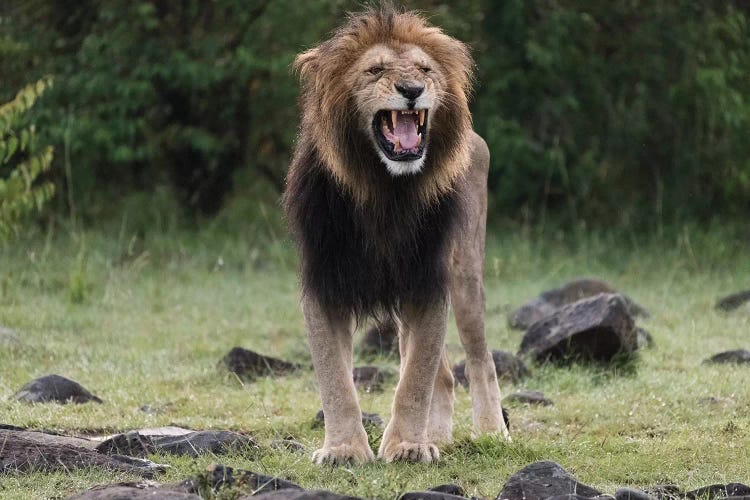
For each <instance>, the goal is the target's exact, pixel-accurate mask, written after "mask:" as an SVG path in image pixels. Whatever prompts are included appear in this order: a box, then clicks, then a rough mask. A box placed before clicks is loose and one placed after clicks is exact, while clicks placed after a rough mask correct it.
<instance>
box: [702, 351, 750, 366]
mask: <svg viewBox="0 0 750 500" xmlns="http://www.w3.org/2000/svg"><path fill="white" fill-rule="evenodd" d="M705 362H706V363H725V364H726V363H733V364H746V363H750V351H748V350H747V349H735V350H733V351H724V352H720V353H718V354H714V355H713V356H711V357H710V358H708V359H706V360H705Z"/></svg>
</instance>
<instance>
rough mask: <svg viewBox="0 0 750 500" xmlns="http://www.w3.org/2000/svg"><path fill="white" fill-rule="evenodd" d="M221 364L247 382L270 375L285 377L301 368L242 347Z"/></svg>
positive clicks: (228, 355)
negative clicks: (284, 375)
mask: <svg viewBox="0 0 750 500" xmlns="http://www.w3.org/2000/svg"><path fill="white" fill-rule="evenodd" d="M219 364H220V365H222V366H224V367H225V368H226V369H227V370H229V371H230V372H232V373H235V374H237V376H239V377H240V378H242V379H246V380H252V379H254V378H256V377H264V376H269V375H274V376H275V375H283V374H286V373H290V372H293V371H295V370H298V369H300V368H301V366H300V365H298V364H295V363H289V362H288V361H283V360H281V359H276V358H272V357H270V356H265V355H263V354H258V353H257V352H253V351H249V350H247V349H243V348H242V347H234V348H232V350H230V351H229V352H228V353H227V354H226V356H224V357H223V358H222V359H221V361H220V362H219Z"/></svg>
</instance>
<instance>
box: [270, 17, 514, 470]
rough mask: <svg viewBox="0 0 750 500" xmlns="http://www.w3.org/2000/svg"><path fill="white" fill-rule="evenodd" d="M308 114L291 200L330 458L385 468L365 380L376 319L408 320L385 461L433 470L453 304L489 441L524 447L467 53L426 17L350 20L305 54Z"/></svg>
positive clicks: (447, 407) (449, 399)
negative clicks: (367, 322) (499, 333)
mask: <svg viewBox="0 0 750 500" xmlns="http://www.w3.org/2000/svg"><path fill="white" fill-rule="evenodd" d="M295 68H296V70H297V71H298V72H299V75H300V80H301V86H302V90H301V97H300V107H301V115H302V116H301V121H300V127H299V133H298V138H297V143H296V147H295V152H294V155H293V158H292V161H291V164H290V167H289V171H288V174H287V179H286V188H285V192H284V196H283V206H284V211H285V215H286V218H287V220H288V223H289V226H290V231H291V233H292V235H293V237H294V238H295V240H296V242H297V245H298V247H299V251H300V254H301V259H300V260H301V271H300V274H301V285H302V311H303V316H304V319H305V325H306V329H307V336H308V342H309V346H310V352H311V355H312V361H313V367H314V371H315V374H316V377H317V380H318V384H319V387H320V397H321V400H322V405H323V411H324V414H325V438H324V443H323V447H322V448H320V449H319V450H317V451H315V452H314V454H313V461H314V462H315V463H318V464H334V465H335V464H346V463H354V464H361V463H365V462H369V461H371V460H374V458H375V457H374V454H373V452H372V450H371V449H370V446H369V444H368V439H367V434H366V432H365V429H364V427H363V425H362V420H361V410H360V406H359V401H358V398H357V392H356V389H355V386H354V383H353V380H352V356H353V355H352V350H353V348H352V335H353V331H354V328H355V326H356V325H357V324H358V323H359V322H360V321H361V320H362V319H363V318H366V317H374V318H387V320H388V321H390V320H393V321H395V322H396V323H397V325H398V329H399V350H400V354H401V367H400V379H399V382H398V385H397V388H396V394H395V397H394V401H393V406H392V413H391V419H390V421H389V423H388V425H387V426H386V429H385V431H384V434H383V438H382V442H381V445H380V448H379V451H378V456H379V457H380V458H382V459H384V460H385V461H387V462H393V461H399V460H403V461H413V462H433V461H436V460H438V459H439V451H438V445H440V444H444V443H447V442H450V440H451V439H452V431H453V424H452V418H453V416H452V415H453V401H454V394H453V386H454V383H453V375H452V373H451V369H450V364H449V363H448V358H447V355H446V350H445V346H444V339H445V335H446V330H447V323H448V312H449V307H450V306H451V305H452V307H453V311H454V314H455V318H456V323H457V326H458V331H459V334H460V338H461V343H462V345H463V347H464V349H465V351H466V371H467V374H468V376H469V378H470V380H471V385H470V394H471V399H472V414H473V424H474V430H475V432H476V433H497V434H498V435H500V436H502V437H504V438H505V439H508V440H510V435H509V433H508V429H507V427H506V425H505V422H504V421H503V417H502V409H501V405H500V391H499V388H498V383H497V377H496V373H495V366H494V363H493V361H492V356H491V354H490V352H489V350H488V347H487V342H486V339H485V324H484V308H485V306H484V303H485V297H484V286H483V281H482V271H483V263H484V243H485V224H486V213H487V173H488V169H489V151H488V148H487V145H486V144H485V142H484V140H483V139H482V138H481V137H480V136H479V135H477V134H476V133H475V132H474V131H473V130H472V125H471V114H470V111H469V106H468V100H469V95H470V92H471V87H472V79H473V61H472V58H471V56H470V53H469V50H468V48H467V46H466V45H464V44H463V43H461V42H459V41H458V40H456V39H454V38H452V37H450V36H448V35H446V34H445V33H443V31H441V30H440V29H439V28H437V27H434V26H431V25H429V24H428V23H427V21H426V20H425V19H424V18H423V17H422V16H421V15H420V14H418V13H415V12H404V11H397V10H395V9H394V8H392V7H388V6H381V7H374V8H370V9H368V10H365V11H364V12H360V13H357V14H350V15H349V17H348V20H347V22H346V23H345V24H344V25H343V26H342V27H341V28H339V29H338V30H337V31H335V32H334V34H333V35H332V37H331V38H330V39H328V40H327V41H325V42H323V43H321V44H320V45H318V46H316V47H314V48H312V49H310V50H307V51H306V52H304V53H302V54H300V55H299V56H298V57H297V59H296V60H295Z"/></svg>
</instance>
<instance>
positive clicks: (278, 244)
mask: <svg viewBox="0 0 750 500" xmlns="http://www.w3.org/2000/svg"><path fill="white" fill-rule="evenodd" d="M267 229H269V228H268V227H265V226H261V227H258V228H256V231H254V232H253V233H247V234H245V235H242V236H237V235H235V236H234V237H230V236H228V235H226V234H224V233H222V232H220V231H214V230H204V231H202V232H200V233H199V234H195V233H189V234H186V233H183V232H173V231H167V232H166V233H164V234H157V232H155V233H154V234H148V235H146V237H145V238H143V239H142V238H133V236H132V233H131V232H129V231H123V232H121V233H117V232H115V233H105V232H85V233H72V234H68V233H67V231H63V232H62V233H63V234H58V233H51V234H45V235H35V236H32V237H29V238H24V239H22V240H20V241H16V243H15V244H14V245H13V246H12V247H5V248H3V249H0V262H2V266H0V325H3V326H5V327H10V328H13V329H14V330H15V331H16V336H17V338H16V340H15V341H14V340H12V339H10V340H8V339H5V340H4V342H5V343H2V344H0V422H1V423H7V424H14V425H19V426H28V427H32V428H37V429H48V430H57V431H60V432H64V433H69V434H76V433H86V434H88V433H101V434H108V433H111V432H116V431H122V430H129V429H134V428H141V427H153V426H159V425H168V424H176V425H182V426H185V427H190V428H195V429H207V428H212V429H232V430H238V431H247V432H250V433H251V434H252V435H253V437H254V438H255V439H256V440H257V441H258V442H259V444H261V446H262V449H261V452H260V453H254V452H248V453H247V454H241V455H232V456H228V457H227V456H212V455H208V456H204V457H202V458H200V459H197V460H194V459H190V458H187V457H183V458H175V457H172V456H169V455H158V456H152V457H151V458H152V459H153V460H155V461H157V462H160V463H167V464H170V465H172V466H173V467H172V468H171V469H170V470H169V471H168V472H167V473H166V475H163V476H160V477H158V478H157V480H158V481H159V482H170V481H178V480H182V479H184V478H186V477H187V476H189V475H191V474H194V473H196V472H198V471H199V470H201V469H203V468H205V467H206V466H207V465H208V464H210V463H212V462H220V463H226V464H228V465H232V466H236V467H241V468H246V469H252V470H255V471H257V472H262V473H265V474H270V475H275V476H281V477H287V478H289V479H291V480H292V481H295V482H297V483H298V484H300V485H302V486H304V487H307V488H313V487H323V488H328V489H331V490H333V491H337V492H340V493H351V494H356V495H361V496H365V497H374V498H380V499H389V498H395V497H396V496H397V495H398V494H399V493H400V492H403V491H406V490H410V489H421V488H425V487H430V486H435V485H437V484H441V483H445V482H455V483H458V484H461V485H462V486H464V487H465V488H466V490H467V491H469V492H470V493H473V494H476V495H481V496H487V497H494V496H495V495H496V494H497V493H498V492H499V491H500V489H501V488H502V486H503V484H504V483H505V481H507V479H508V477H509V476H510V474H512V473H513V472H515V471H516V470H518V469H520V468H521V467H523V466H525V465H527V464H529V463H531V462H533V461H535V460H542V459H552V460H556V461H558V462H559V463H560V464H562V465H563V466H564V467H565V468H567V469H568V470H570V471H571V472H574V473H575V474H576V476H577V477H578V478H579V479H580V480H581V481H583V482H585V483H587V484H591V485H593V486H596V487H598V488H600V489H602V490H603V491H605V492H607V493H613V492H614V491H615V489H616V488H617V487H619V486H623V485H633V486H639V487H646V486H650V485H653V484H657V483H676V484H678V485H679V486H681V487H682V488H685V489H693V488H697V487H700V486H705V485H708V484H711V483H719V482H721V483H726V482H730V481H741V482H744V483H748V482H750V451H749V450H750V423H749V422H748V418H747V415H748V412H750V385H748V384H747V380H748V367H747V366H727V365H703V364H702V363H701V362H702V360H703V359H705V358H706V357H708V356H709V355H711V354H713V353H715V352H719V351H723V350H727V349H735V348H738V347H745V348H748V347H750V346H748V336H747V332H748V329H750V310H748V308H747V307H745V308H742V309H739V310H736V311H734V312H732V313H722V312H718V311H716V310H715V309H714V303H715V301H716V298H717V297H719V296H721V295H724V294H725V293H727V292H729V291H735V290H737V289H740V288H742V287H746V286H747V282H746V281H744V280H745V278H746V277H747V276H748V275H750V258H749V257H748V255H747V254H744V255H743V254H742V252H741V251H740V250H739V245H738V243H737V241H736V240H735V239H733V238H732V237H731V235H728V234H720V233H713V234H709V235H705V234H701V233H699V232H696V231H692V230H685V231H684V232H682V233H680V234H679V235H678V236H677V237H674V238H672V237H667V238H665V239H663V240H660V241H653V242H643V241H637V240H635V239H633V240H631V239H627V238H622V239H617V238H610V237H597V236H589V237H587V238H584V239H580V240H577V241H575V242H570V241H567V242H566V241H560V242H554V238H548V237H545V238H543V239H539V238H536V237H534V236H519V235H505V236H503V237H502V238H499V237H495V238H492V241H491V242H490V244H489V246H488V254H487V256H488V260H487V273H486V285H487V305H488V307H487V309H488V314H487V324H488V338H489V341H490V345H491V346H492V347H493V348H497V349H505V350H510V351H516V350H517V349H518V346H519V344H520V340H521V335H522V333H521V332H518V331H512V330H509V329H508V327H507V323H506V319H507V318H506V313H507V312H508V311H510V310H511V309H512V308H514V307H516V306H518V305H520V304H521V303H522V302H524V301H526V300H527V299H529V298H531V297H533V296H535V295H537V294H538V293H539V292H540V291H541V290H543V289H546V288H551V287H554V286H558V285H559V284H561V283H562V282H564V281H566V280H567V279H568V278H571V277H576V276H581V275H593V276H600V277H602V278H605V279H607V280H608V281H610V282H611V283H612V284H614V285H615V286H617V287H618V288H619V289H621V290H623V291H625V292H626V293H628V294H629V295H630V296H631V297H633V298H634V299H635V300H637V301H638V302H639V303H641V304H643V305H644V306H645V307H647V308H649V309H650V311H651V313H652V318H651V319H650V320H648V321H643V322H641V324H642V325H643V326H644V327H646V328H647V329H648V330H649V331H651V333H652V334H653V336H654V339H655V344H656V345H655V347H653V348H651V349H646V350H644V351H642V353H641V354H640V357H639V359H638V360H637V361H636V362H635V363H634V366H633V367H631V369H626V370H621V368H613V369H607V368H601V367H600V368H586V367H582V366H574V367H570V368H566V367H554V366H549V367H538V366H533V365H531V369H532V376H531V377H530V378H528V379H526V380H524V381H523V382H522V383H520V384H518V385H517V386H512V385H510V384H508V383H503V384H502V386H501V390H502V392H503V393H504V394H509V393H510V392H512V391H515V390H517V389H521V388H525V389H535V390H543V391H544V392H545V394H546V395H547V397H549V398H550V399H552V400H553V401H554V402H555V405H554V406H548V407H524V406H514V405H510V406H509V407H508V409H509V411H510V418H511V430H512V432H513V436H514V439H515V441H514V443H513V444H512V445H505V444H503V443H500V442H498V441H496V440H493V439H487V438H485V439H480V440H477V441H472V440H471V439H470V423H471V407H470V403H469V397H468V394H467V392H466V391H465V390H464V389H463V388H461V387H458V388H457V390H456V395H457V398H458V401H457V409H456V418H455V423H456V442H455V443H454V445H452V446H450V447H448V448H445V449H444V450H443V454H442V461H441V462H440V463H439V464H438V465H435V466H425V465H411V464H394V465H385V464H383V463H376V464H372V465H368V466H365V467H359V468H353V469H347V468H339V469H330V468H321V467H318V466H314V465H313V464H312V463H311V461H310V452H311V450H313V449H314V448H315V447H316V446H320V444H321V443H322V439H323V431H322V429H321V428H320V427H316V426H313V419H314V416H315V413H316V412H317V411H318V409H319V407H320V406H319V405H320V400H319V397H318V392H317V384H316V383H315V382H314V376H313V374H312V372H311V371H307V370H303V371H301V372H299V373H297V374H294V375H288V376H285V377H281V378H278V379H267V378H261V379H258V380H257V381H255V382H241V381H240V380H238V379H237V378H236V377H234V376H231V375H229V374H227V373H226V372H224V371H222V370H219V369H217V366H216V365H217V362H218V361H219V360H220V359H221V357H222V356H224V354H226V353H227V351H229V349H230V348H232V347H234V346H243V347H246V348H250V349H255V350H257V351H260V352H262V353H265V354H270V355H273V356H277V357H280V358H282V359H286V360H289V361H294V362H298V363H301V364H303V365H304V364H309V359H310V357H309V353H308V351H307V347H306V343H305V334H304V330H303V325H302V315H301V313H300V310H299V290H298V289H297V286H296V273H295V266H296V265H295V259H294V252H293V251H292V249H291V248H290V246H289V245H288V244H286V243H284V242H283V241H281V240H276V241H275V242H273V243H272V240H271V238H272V236H270V233H268V232H266V230H267ZM262 234H266V236H263V237H259V236H258V235H262ZM360 337H361V336H360V335H358V337H357V341H358V340H359V338H360ZM0 341H2V339H0ZM448 351H449V355H450V357H451V360H452V361H453V362H456V361H458V360H459V359H461V358H462V357H463V354H462V352H461V348H460V345H459V341H458V336H457V333H456V331H455V329H454V328H453V327H452V326H451V331H450V333H449V337H448ZM364 362H365V360H363V359H362V358H357V364H363V363H364ZM367 362H369V363H374V364H377V365H380V366H386V367H391V368H392V369H395V367H396V360H395V359H393V358H377V359H375V360H367ZM47 373H59V374H62V375H66V376H68V377H71V378H73V379H75V380H77V381H79V382H81V383H82V384H83V385H85V386H86V387H87V388H88V389H89V390H91V391H92V392H94V393H95V394H96V395H97V396H99V397H101V398H102V399H103V400H104V404H101V405H96V404H85V405H66V406H61V405H56V404H41V405H35V406H30V405H26V404H22V403H17V402H13V401H11V397H12V395H13V393H14V392H15V391H16V390H18V389H19V388H20V387H21V386H22V385H23V384H25V383H26V382H28V381H29V380H31V379H32V378H35V377H37V376H40V375H44V374H47ZM393 384H394V382H390V383H388V384H386V385H385V391H384V392H382V393H366V392H360V399H361V402H362V407H363V409H364V411H367V412H377V413H379V414H380V415H382V416H383V417H384V418H388V416H389V414H390V409H389V405H390V402H391V400H392V397H393V387H394V385H393ZM711 397H713V398H715V400H711V401H713V402H706V401H705V400H704V399H705V398H711ZM143 405H151V406H152V407H157V408H163V409H164V413H161V414H156V415H153V414H147V413H144V412H143V411H140V410H139V408H140V407H141V406H143ZM289 434H291V435H292V436H294V437H295V438H296V439H297V440H299V441H301V442H302V443H303V444H304V445H305V446H307V447H308V452H307V453H305V454H295V453H292V452H288V451H278V450H273V449H271V448H270V443H271V441H272V440H273V439H276V438H283V437H286V436H287V435H289ZM371 437H372V441H373V444H374V445H377V443H378V442H379V439H380V431H377V430H375V431H374V432H372V433H371ZM125 479H134V478H127V477H124V476H122V475H117V474H113V473H108V472H103V471H100V470H89V471H78V472H72V473H66V474H63V473H54V474H46V473H34V474H6V475H3V476H2V478H1V481H0V484H1V486H0V497H2V498H4V499H6V498H7V499H13V498H18V499H29V498H48V497H51V496H55V497H58V498H59V497H63V498H64V497H65V496H66V495H67V494H70V493H73V492H74V491H79V490H82V489H85V488H87V487H89V486H92V485H94V484H100V483H110V482H114V481H116V480H125Z"/></svg>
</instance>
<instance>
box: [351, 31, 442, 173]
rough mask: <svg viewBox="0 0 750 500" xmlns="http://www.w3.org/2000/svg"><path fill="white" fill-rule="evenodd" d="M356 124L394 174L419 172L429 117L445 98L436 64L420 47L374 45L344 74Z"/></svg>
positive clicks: (423, 154) (440, 74)
mask: <svg viewBox="0 0 750 500" xmlns="http://www.w3.org/2000/svg"><path fill="white" fill-rule="evenodd" d="M347 77H348V79H349V80H350V82H349V84H350V86H351V88H352V92H353V96H354V101H355V103H356V110H357V113H358V115H359V116H358V122H359V124H360V127H362V130H363V131H364V132H365V133H366V134H367V135H368V136H369V137H370V138H371V140H372V144H373V147H374V148H375V149H376V151H377V153H378V155H379V156H380V158H381V159H382V160H383V163H384V164H385V166H386V167H387V168H388V171H389V172H390V173H391V174H392V175H402V174H413V173H416V172H419V171H420V170H421V168H422V165H423V164H424V156H425V154H426V151H427V147H428V144H429V130H430V116H431V112H434V110H435V109H436V108H437V106H439V104H440V100H441V98H444V90H443V88H444V86H445V80H444V77H443V75H442V72H441V69H440V67H439V65H438V64H436V62H435V61H434V60H433V59H432V58H431V57H430V56H429V55H427V54H426V53H425V52H424V51H423V50H422V49H421V48H419V47H416V46H413V45H406V46H402V47H399V48H398V49H395V48H392V47H388V46H386V45H382V44H378V45H375V46H373V47H371V48H370V49H369V50H367V51H366V52H365V53H364V54H363V55H362V56H361V57H360V58H359V59H358V60H357V62H356V63H355V64H354V65H353V67H352V68H351V70H350V71H349V73H348V75H347Z"/></svg>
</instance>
